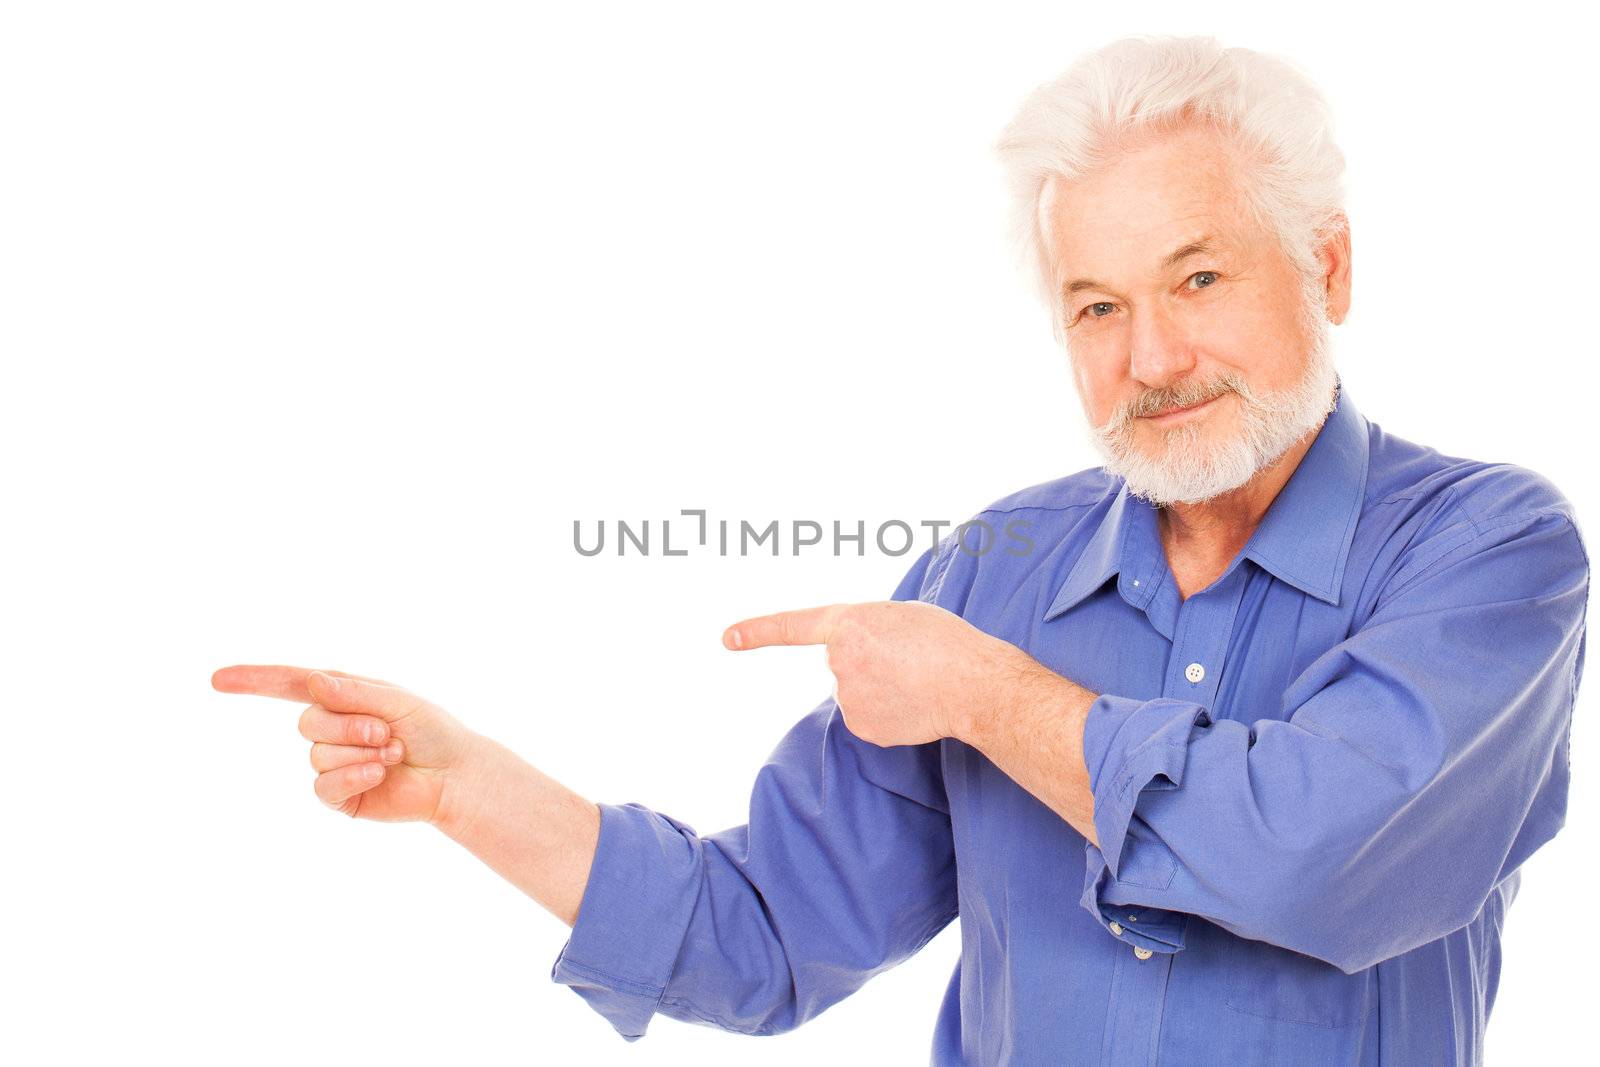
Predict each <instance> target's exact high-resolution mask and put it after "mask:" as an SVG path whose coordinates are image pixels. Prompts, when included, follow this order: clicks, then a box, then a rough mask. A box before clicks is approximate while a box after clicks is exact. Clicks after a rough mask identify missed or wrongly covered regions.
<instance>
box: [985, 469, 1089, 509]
mask: <svg viewBox="0 0 1600 1067" xmlns="http://www.w3.org/2000/svg"><path fill="white" fill-rule="evenodd" d="M1120 486H1121V479H1118V478H1115V477H1112V476H1111V475H1109V474H1107V473H1106V471H1105V468H1104V467H1088V468H1085V469H1084V470H1081V471H1076V472H1074V473H1072V474H1067V475H1063V476H1062V477H1060V478H1052V479H1051V480H1050V481H1047V482H1039V483H1038V484H1036V485H1030V486H1027V487H1025V488H1022V489H1017V490H1014V491H1013V492H1010V493H1007V494H1006V495H1005V496H1002V497H1000V498H999V499H998V500H995V501H994V502H993V503H991V504H989V505H988V506H987V507H985V508H983V509H982V510H980V511H979V512H978V513H977V515H976V516H975V517H976V518H980V519H982V518H993V517H998V516H1001V515H1006V514H1008V513H1011V512H1017V511H1045V512H1059V513H1061V514H1062V516H1063V517H1066V518H1070V517H1072V516H1073V515H1076V514H1078V513H1080V512H1081V511H1083V510H1084V509H1085V508H1091V507H1093V506H1094V505H1095V504H1098V503H1099V502H1101V501H1102V500H1106V499H1107V498H1109V497H1112V496H1115V495H1116V493H1117V490H1118V488H1119V487H1120Z"/></svg>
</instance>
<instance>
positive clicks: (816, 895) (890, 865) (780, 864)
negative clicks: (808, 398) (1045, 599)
mask: <svg viewBox="0 0 1600 1067" xmlns="http://www.w3.org/2000/svg"><path fill="white" fill-rule="evenodd" d="M933 560H934V553H933V552H932V551H930V552H928V553H925V554H924V555H923V557H922V558H921V559H920V560H919V561H918V564H917V565H916V566H915V567H913V568H912V570H911V571H910V573H908V574H907V575H906V577H905V579H904V580H903V581H902V582H901V584H900V587H899V588H898V589H897V590H896V592H895V594H894V595H895V598H896V599H902V600H905V599H914V598H916V597H918V596H919V594H920V593H922V592H923V591H925V590H926V589H927V588H928V580H929V577H930V570H931V569H932V567H933ZM600 813H601V821H600V837H599V841H598V845H597V850H596V854H595V859H594V863H593V866H592V868H591V872H590V875H589V881H588V883H587V885H586V887H585V889H584V895H583V899H582V902H581V903H580V906H579V911H578V917H577V921H576V923H575V925H574V926H573V929H572V933H571V936H570V938H569V939H568V941H567V943H566V945H565V946H564V947H563V948H562V950H561V953H560V955H559V956H558V957H557V959H556V961H555V964H554V966H553V967H552V969H551V977H552V978H553V979H554V980H555V981H556V982H559V983H563V984H566V985H568V986H570V987H571V988H572V989H573V991H574V992H576V993H577V994H578V995H579V996H581V997H582V998H583V999H584V1000H585V1001H586V1002H587V1003H588V1004H589V1005H590V1006H591V1007H593V1008H594V1009H595V1010H596V1011H598V1012H599V1013H600V1014H601V1015H603V1016H604V1017H605V1018H606V1019H607V1020H608V1021H609V1022H610V1023H611V1024H612V1026H613V1027H615V1029H616V1030H617V1032H618V1033H619V1034H621V1035H622V1036H623V1037H624V1038H626V1039H628V1040H630V1041H633V1040H637V1039H638V1038H639V1037H642V1036H643V1035H644V1033H645V1030H646V1026H647V1024H648V1022H649V1020H650V1018H651V1017H652V1016H653V1015H655V1014H657V1013H659V1014H663V1015H667V1016H670V1017H673V1018H677V1019H680V1020H684V1021H687V1022H694V1023H700V1024H704V1025H709V1026H715V1027H718V1028H721V1029H725V1030H730V1031H735V1032H739V1033H746V1034H774V1033H780V1032H783V1031H786V1030H790V1029H793V1028H794V1027H796V1026H799V1025H800V1024H801V1023H803V1022H805V1021H807V1020H808V1019H810V1018H813V1017H814V1016H816V1015H817V1014H818V1013H819V1012H821V1011H822V1010H824V1009H825V1008H827V1007H828V1006H829V1005H831V1004H834V1003H836V1002H837V1001H839V1000H841V999H843V998H844V997H846V996H848V995H849V994H850V993H852V992H854V991H855V990H856V989H857V988H859V987H860V986H861V985H862V984H864V983H865V982H866V981H867V980H868V979H869V978H871V977H872V976H873V975H875V974H877V973H879V972H881V971H883V970H886V969H888V968H889V967H892V966H894V965H895V964H897V963H900V962H901V961H903V960H905V959H906V958H908V957H909V956H911V955H912V954H913V953H915V952H916V951H917V950H918V949H920V948H921V947H922V946H923V945H924V944H926V943H927V942H928V941H929V940H931V939H932V938H933V936H934V935H935V934H937V933H938V932H939V931H940V930H942V929H943V928H944V927H945V926H947V925H948V924H949V923H950V921H951V920H952V919H953V918H955V915H956V911H957V907H956V880H955V879H956V874H955V851H954V840H953V836H952V833H951V827H950V813H949V805H948V802H947V800H946V797H945V793H944V784H943V777H942V773H941V769H940V749H939V745H938V744H937V743H932V744H927V745H915V746H898V747H890V748H880V747H878V746H876V745H873V744H870V743H868V742H865V741H862V740H861V739H859V738H857V737H856V736H855V735H854V734H852V733H850V731H849V729H848V728H847V727H846V725H845V722H844V719H843V716H842V714H841V713H840V711H839V708H838V705H837V704H836V703H835V702H834V700H833V699H832V698H831V697H830V698H828V699H827V700H824V701H823V702H822V703H821V704H820V705H818V706H817V707H816V708H815V709H814V710H812V711H811V712H810V713H809V714H808V715H807V716H806V717H805V718H803V719H802V720H801V721H800V722H799V723H797V724H796V725H795V726H794V727H793V728H792V729H790V730H789V732H788V733H787V734H786V735H785V736H784V737H783V739H782V740H781V741H780V742H779V744H778V746H777V748H776V749H775V750H774V751H773V753H772V755H771V756H770V757H769V759H768V760H767V762H766V763H765V764H764V765H763V766H762V767H761V768H760V770H759V771H758V772H757V774H756V780H755V785H754V788H753V789H752V791H751V796H750V813H749V814H750V817H749V821H748V822H747V823H746V824H745V825H742V826H737V827H733V828H731V829H728V830H723V831H721V832H719V833H714V834H709V835H705V836H701V835H699V834H697V833H696V832H695V830H694V829H693V827H691V826H689V825H688V824H686V823H683V822H681V821H679V820H677V819H673V818H671V817H670V816H667V815H663V814H660V813H658V812H655V811H652V810H651V809H649V808H646V807H644V806H642V805H639V804H633V803H629V804H601V805H600Z"/></svg>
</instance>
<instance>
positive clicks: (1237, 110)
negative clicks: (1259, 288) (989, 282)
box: [995, 35, 1344, 340]
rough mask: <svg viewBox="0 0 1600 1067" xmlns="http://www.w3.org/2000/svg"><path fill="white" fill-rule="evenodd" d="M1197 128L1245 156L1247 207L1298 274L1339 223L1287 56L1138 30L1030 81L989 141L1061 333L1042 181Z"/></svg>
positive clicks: (1318, 143) (1323, 121) (1327, 129)
mask: <svg viewBox="0 0 1600 1067" xmlns="http://www.w3.org/2000/svg"><path fill="white" fill-rule="evenodd" d="M1196 124H1206V125H1210V126H1212V127H1215V128H1218V129H1220V130H1221V131H1223V132H1224V133H1226V134H1228V135H1230V137H1231V138H1232V143H1233V145H1234V147H1235V148H1236V149H1237V150H1238V155H1239V156H1240V157H1241V158H1242V160H1243V161H1244V162H1245V163H1246V164H1247V165H1246V166H1245V167H1244V168H1243V171H1242V173H1241V174H1240V178H1241V180H1242V181H1243V183H1244V185H1243V188H1242V189H1241V193H1242V195H1243V198H1244V201H1245V207H1246V211H1247V212H1248V213H1249V215H1250V216H1251V218H1252V219H1253V221H1255V222H1256V223H1258V224H1259V225H1261V226H1262V227H1263V228H1264V229H1265V230H1267V231H1268V232H1270V233H1272V234H1274V235H1275V236H1276V237H1277V239H1278V242H1279V244H1280V245H1281V246H1282V248H1283V251H1284V254H1285V255H1286V256H1287V257H1288V259H1289V261H1290V262H1291V263H1292V264H1293V265H1294V267H1295V268H1296V269H1297V270H1298V271H1299V272H1300V274H1301V275H1302V277H1310V276H1312V275H1313V274H1314V273H1315V272H1316V271H1317V269H1318V263H1317V251H1318V249H1319V247H1320V246H1321V244H1322V242H1323V241H1324V240H1326V239H1327V237H1328V236H1329V235H1331V234H1332V233H1333V232H1335V231H1336V230H1337V229H1338V228H1339V227H1340V226H1341V225H1342V221H1341V220H1342V216H1343V213H1344V188H1343V180H1342V179H1343V173H1344V155H1343V153H1341V152H1340V151H1339V148H1338V146H1337V145H1336V144H1335V143H1334V141H1333V130H1332V127H1333V122H1332V115H1331V113H1330V111H1329V109H1328V105H1327V102H1326V101H1325V100H1324V99H1323V97H1322V94H1321V93H1320V92H1319V91H1318V90H1317V88H1316V86H1315V85H1313V84H1312V82H1311V80H1310V79H1309V78H1308V77H1306V75H1305V74H1304V73H1302V72H1301V71H1300V69H1299V68H1297V67H1295V66H1294V65H1293V64H1291V63H1290V62H1289V61H1288V60H1286V59H1283V58H1280V57H1277V56H1272V55H1266V54H1262V53H1258V52H1252V51H1250V50H1248V49H1245V48H1223V47H1222V46H1221V45H1220V44H1219V43H1218V42H1217V41H1216V40H1215V39H1213V38H1210V37H1168V36H1148V35H1147V36H1139V37H1127V38H1123V39H1122V40H1119V41H1114V42H1112V43H1111V44H1109V45H1106V46H1105V47H1104V48H1101V49H1099V50H1098V51H1095V52H1091V53H1089V54H1088V55H1086V56H1083V57H1082V58H1080V59H1078V60H1077V61H1076V62H1075V63H1073V64H1072V66H1070V67H1068V68H1067V70H1066V72H1065V73H1064V74H1062V75H1061V76H1060V77H1059V78H1057V79H1056V80H1055V81H1053V82H1050V83H1048V84H1046V85H1042V86H1040V87H1039V88H1037V89H1035V90H1034V91H1033V92H1032V93H1031V94H1030V95H1029V96H1028V98H1027V100H1025V101H1024V102H1023V104H1022V107H1021V108H1020V110H1018V112H1017V114H1016V116H1015V117H1014V118H1013V119H1012V120H1011V122H1010V124H1009V125H1008V126H1007V127H1006V129H1005V131H1004V132H1003V133H1002V135H1001V137H1000V139H999V141H998V142H997V143H996V145H995V151H996V152H997V153H998V155H999V156H1000V160H1001V163H1002V164H1003V165H1004V167H1005V169H1006V173H1007V176H1008V179H1009V181H1010V185H1011V189H1012V194H1013V197H1014V199H1013V206H1012V224H1013V234H1014V237H1015V240H1016V242H1017V245H1018V246H1019V247H1018V254H1019V258H1020V259H1021V261H1022V262H1023V264H1024V266H1025V267H1026V268H1030V269H1031V270H1032V271H1033V273H1034V276H1035V281H1036V283H1037V285H1038V288H1039V296H1040V298H1041V300H1042V301H1043V302H1044V304H1045V306H1046V307H1048V308H1049V309H1050V312H1051V315H1050V319H1051V322H1052V323H1053V324H1054V329H1055V332H1056V337H1057V339H1058V340H1062V339H1063V332H1062V324H1061V316H1060V311H1059V301H1060V299H1061V297H1060V293H1059V291H1058V290H1059V287H1060V286H1059V280H1058V276H1057V273H1056V271H1057V265H1056V264H1054V263H1053V262H1052V261H1051V256H1050V250H1049V248H1048V247H1047V245H1046V241H1045V236H1044V230H1043V225H1042V224H1043V219H1042V218H1041V215H1040V208H1041V200H1042V194H1043V193H1044V190H1045V185H1046V183H1047V182H1048V181H1049V180H1050V179H1051V178H1052V177H1057V178H1060V179H1062V180H1065V181H1073V180H1076V179H1078V178H1081V177H1084V176H1085V175H1087V174H1089V173H1090V172H1091V171H1093V170H1094V169H1096V168H1097V167H1099V166H1101V165H1103V164H1105V163H1107V162H1109V161H1111V160H1112V159H1114V158H1115V157H1116V155H1117V154H1118V153H1119V151H1120V150H1122V149H1125V148H1127V147H1129V146H1130V145H1131V144H1133V143H1135V139H1136V138H1137V137H1138V136H1139V135H1140V134H1148V133H1160V132H1165V131H1171V130H1176V129H1180V128H1183V127H1185V126H1189V125H1196Z"/></svg>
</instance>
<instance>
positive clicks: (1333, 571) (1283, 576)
mask: <svg viewBox="0 0 1600 1067" xmlns="http://www.w3.org/2000/svg"><path fill="white" fill-rule="evenodd" d="M1367 435H1368V429H1367V420H1366V419H1365V418H1364V417H1363V416H1362V414H1361V412H1360V411H1358V410H1357V409H1356V406H1355V404H1354V403H1353V402H1352V401H1351V399H1350V396H1349V394H1348V393H1347V392H1346V391H1345V388H1344V383H1343V382H1342V381H1341V382H1340V383H1339V385H1338V387H1337V390H1336V393H1335V397H1334V409H1333V411H1332V412H1331V413H1329V415H1328V417H1327V418H1326V419H1325V420H1324V421H1323V424H1322V426H1321V428H1319V429H1318V431H1317V436H1316V440H1314V441H1313V442H1312V443H1311V447H1310V448H1309V449H1307V450H1306V454H1305V455H1304V456H1302V457H1301V459H1300V464H1299V466H1297V467H1296V468H1295V470H1294V473H1293V474H1291V475H1290V476H1289V480H1288V482H1286V483H1285V484H1284V487H1283V488H1282V489H1281V490H1279V491H1278V495H1277V496H1276V497H1275V498H1274V499H1273V501H1272V504H1271V505H1270V506H1269V507H1268V508H1267V513H1266V514H1265V515H1264V516H1262V519H1261V522H1260V524H1259V525H1258V526H1257V527H1256V529H1255V532H1254V533H1253V534H1251V536H1250V540H1249V541H1248V542H1247V543H1246V544H1245V546H1244V548H1243V549H1242V550H1241V551H1240V553H1239V556H1240V558H1248V559H1252V560H1254V561H1255V562H1256V563H1257V564H1258V565H1259V566H1261V567H1262V568H1263V569H1264V570H1266V571H1268V572H1270V573H1271V574H1272V575H1273V576H1274V577H1276V578H1278V579H1279V580H1281V581H1284V582H1287V583H1288V584H1290V585H1292V586H1294V587H1295V588H1297V589H1299V590H1301V591H1302V592H1304V593H1306V594H1308V595H1310V596H1314V597H1316V598H1317V599H1319V600H1323V601H1326V602H1327V603H1329V604H1338V602H1339V589H1340V586H1341V584H1342V582H1343V579H1344V566H1345V560H1346V558H1347V557H1348V556H1349V553H1350V542H1351V539H1352V538H1353V537H1354V536H1355V528H1356V520H1357V519H1359V518H1360V516H1361V501H1362V498H1363V496H1364V495H1365V492H1366V484H1367V459H1368V456H1367V451H1368V436H1367ZM1158 530H1159V527H1158V526H1157V524H1156V511H1155V508H1154V507H1153V506H1152V505H1151V504H1150V502H1149V501H1147V500H1145V499H1143V498H1142V497H1136V496H1134V495H1133V494H1131V493H1129V492H1128V486H1127V483H1126V482H1125V481H1122V480H1121V479H1119V480H1118V489H1117V493H1116V495H1115V496H1114V497H1113V498H1112V499H1111V501H1110V503H1109V505H1108V506H1107V507H1106V509H1105V513H1104V515H1103V516H1102V517H1101V520H1100V525H1099V526H1098V527H1097V528H1096V529H1095V531H1094V533H1093V535H1092V536H1091V537H1090V538H1089V542H1088V544H1087V545H1085V546H1084V549H1083V552H1082V553H1080V554H1079V556H1078V559H1077V562H1076V563H1074V564H1073V567H1072V570H1071V571H1070V572H1068V574H1067V580H1066V581H1065V582H1063V583H1062V585H1061V589H1060V591H1059V592H1058V593H1057V594H1056V597H1055V600H1053V601H1052V602H1051V604H1050V608H1049V610H1047V611H1046V612H1045V615H1044V617H1045V620H1046V621H1048V620H1050V619H1053V618H1055V617H1056V616H1057V615H1060V614H1062V613H1063V612H1066V611H1068V610H1070V609H1071V608H1073V607H1074V606H1076V605H1077V604H1078V603H1079V602H1080V601H1082V600H1083V599H1084V598H1085V597H1087V596H1089V594H1091V593H1093V592H1095V591H1096V590H1097V589H1099V588H1100V587H1101V586H1102V585H1104V584H1105V582H1106V580H1107V579H1109V578H1110V577H1111V576H1112V575H1117V576H1118V591H1119V592H1120V593H1121V594H1122V597H1123V599H1124V600H1127V601H1128V603H1130V604H1132V605H1134V606H1135V607H1139V608H1141V609H1142V608H1144V607H1145V606H1146V605H1147V604H1148V603H1149V602H1150V599H1151V598H1152V597H1153V596H1155V594H1156V591H1157V589H1158V588H1159V586H1160V582H1159V579H1160V576H1161V573H1162V572H1163V571H1164V570H1166V568H1167V561H1166V556H1165V554H1164V552H1163V551H1162V549H1161V540H1160V535H1159V533H1158ZM1237 562H1238V560H1237V559H1236V560H1235V561H1234V563H1235V565H1236V564H1237ZM1230 569H1231V567H1230Z"/></svg>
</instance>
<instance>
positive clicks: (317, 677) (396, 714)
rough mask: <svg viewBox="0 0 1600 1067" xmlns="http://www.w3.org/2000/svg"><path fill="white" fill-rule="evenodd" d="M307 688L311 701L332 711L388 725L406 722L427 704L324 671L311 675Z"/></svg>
mask: <svg viewBox="0 0 1600 1067" xmlns="http://www.w3.org/2000/svg"><path fill="white" fill-rule="evenodd" d="M306 687H307V688H308V689H310V690H311V699H312V700H314V701H316V702H317V703H318V704H321V705H322V706H323V707H325V708H327V709H328V710H329V711H337V712H342V713H353V714H360V715H375V716H377V717H378V718H380V719H382V720H384V721H385V722H394V721H395V720H396V719H400V718H404V717H405V716H407V715H410V714H411V713H412V712H413V711H416V710H417V709H418V708H420V707H422V706H423V705H424V704H426V703H427V701H425V700H423V699H422V698H421V697H419V696H417V695H416V694H415V693H408V692H406V691H405V690H404V689H401V688H399V687H397V686H392V685H380V684H379V683H377V682H367V681H362V680H361V679H359V678H335V677H334V676H333V675H331V674H325V673H323V672H322V671H312V672H311V674H310V675H309V676H308V677H307V678H306Z"/></svg>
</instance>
